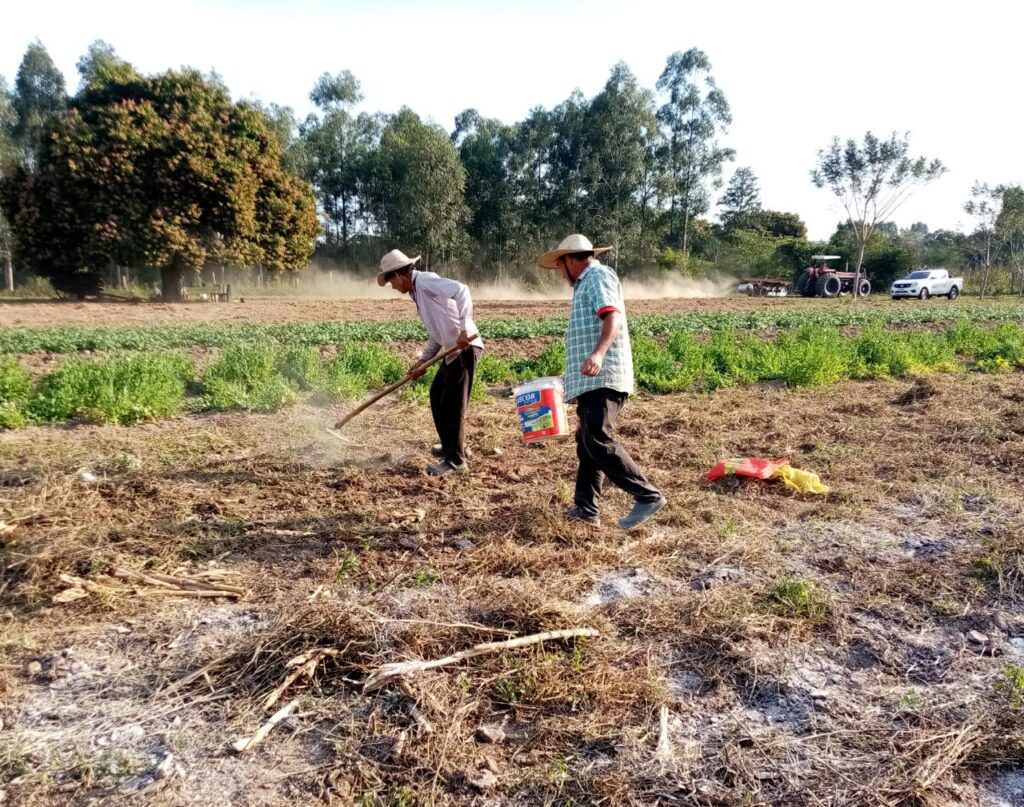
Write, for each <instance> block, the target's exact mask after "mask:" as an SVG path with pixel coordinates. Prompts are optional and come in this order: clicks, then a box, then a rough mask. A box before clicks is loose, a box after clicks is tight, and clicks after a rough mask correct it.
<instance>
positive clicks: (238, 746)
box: [231, 700, 299, 754]
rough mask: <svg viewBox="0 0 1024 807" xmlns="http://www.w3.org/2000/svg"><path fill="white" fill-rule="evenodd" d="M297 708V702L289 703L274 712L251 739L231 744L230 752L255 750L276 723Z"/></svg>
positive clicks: (244, 738)
mask: <svg viewBox="0 0 1024 807" xmlns="http://www.w3.org/2000/svg"><path fill="white" fill-rule="evenodd" d="M298 706H299V702H298V701H297V700H294V701H289V702H288V703H287V704H286V705H285V706H283V707H282V708H280V709H278V710H277V711H276V712H274V714H272V715H271V716H270V719H269V720H268V721H267V722H266V723H264V724H263V725H262V726H260V727H259V728H258V729H257V730H256V733H255V734H253V735H252V737H239V738H238V739H237V740H235V741H234V742H233V743H231V750H232V751H234V752H235V753H236V754H241V753H243V752H245V751H248V750H249V749H250V748H255V747H256V746H257V745H259V744H260V743H261V742H263V741H264V740H265V739H267V735H268V734H270V732H271V731H273V730H274V726H276V725H277V724H278V723H280V722H281V721H282V720H284V719H285V718H286V717H288V715H290V714H291V713H292V712H294V711H295V710H296V709H297V708H298Z"/></svg>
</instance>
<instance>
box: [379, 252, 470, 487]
mask: <svg viewBox="0 0 1024 807" xmlns="http://www.w3.org/2000/svg"><path fill="white" fill-rule="evenodd" d="M419 259H420V256H419V255H417V256H416V257H415V258H410V257H408V256H407V255H406V254H405V253H404V252H402V251H401V250H400V249H393V250H391V251H390V252H389V253H388V254H387V255H385V256H384V257H383V258H381V259H380V271H379V272H378V274H377V285H378V286H391V288H393V289H394V290H395V291H397V292H400V293H402V294H408V295H409V296H410V297H412V299H413V302H414V303H415V304H416V313H418V314H419V317H420V320H422V322H423V327H424V328H426V329H427V337H428V339H427V344H426V345H424V347H423V351H422V353H420V358H419V360H418V361H417V362H416V363H415V364H414V365H413V366H412V368H411V369H410V370H409V375H410V376H411V377H412V378H419V377H420V376H422V375H423V374H424V373H425V372H426V369H427V368H426V366H425V365H427V363H428V362H429V361H430V360H431V359H433V358H434V357H435V356H436V355H437V352H438V351H439V350H441V349H442V348H443V349H445V350H447V349H449V348H458V351H457V352H455V353H453V354H451V355H449V356H447V357H446V358H445V359H444V360H443V361H441V363H440V366H439V368H438V371H437V375H436V376H435V377H434V381H433V383H432V384H431V385H430V412H431V414H432V415H433V417H434V426H435V428H436V429H437V436H438V437H439V438H440V439H441V445H440V448H438V449H435V451H434V453H435V455H436V456H438V457H439V458H440V461H439V462H438V463H437V464H435V465H430V466H428V467H427V473H428V474H430V475H431V476H445V475H447V474H450V473H454V472H455V471H465V470H468V466H467V465H466V412H467V410H468V409H469V396H470V393H471V392H472V391H473V376H474V374H475V373H476V366H477V364H478V363H479V361H480V355H481V354H482V353H483V349H484V343H483V340H482V339H480V337H479V336H477V335H476V334H477V327H476V323H475V322H474V321H473V298H472V297H471V296H470V293H469V288H468V287H467V286H466V284H465V283H460V282H459V281H458V280H452V279H450V278H446V277H441V276H440V275H438V274H435V273H434V272H424V271H422V270H420V269H415V268H413V267H414V266H415V265H416V263H417V262H418V261H419Z"/></svg>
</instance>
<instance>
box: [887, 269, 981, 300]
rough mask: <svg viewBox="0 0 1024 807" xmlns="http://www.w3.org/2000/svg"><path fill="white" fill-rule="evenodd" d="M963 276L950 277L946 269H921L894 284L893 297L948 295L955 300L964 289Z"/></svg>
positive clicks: (924, 298)
mask: <svg viewBox="0 0 1024 807" xmlns="http://www.w3.org/2000/svg"><path fill="white" fill-rule="evenodd" d="M963 287H964V279H963V278H962V277H950V276H949V272H947V271H946V270H945V269H919V270H917V271H916V272H911V273H910V274H909V275H907V276H906V277H901V278H900V279H899V280H897V281H896V282H895V283H893V284H892V289H891V290H890V291H891V293H892V299H894V300H899V299H902V298H904V297H917V298H919V299H921V300H927V299H928V298H929V297H948V298H949V299H950V300H955V299H956V298H957V295H959V294H960V292H961V291H962V290H963Z"/></svg>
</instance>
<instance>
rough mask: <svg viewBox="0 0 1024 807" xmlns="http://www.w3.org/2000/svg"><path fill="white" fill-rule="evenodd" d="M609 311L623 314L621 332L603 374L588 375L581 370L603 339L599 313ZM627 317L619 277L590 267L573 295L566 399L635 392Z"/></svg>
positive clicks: (602, 267)
mask: <svg viewBox="0 0 1024 807" xmlns="http://www.w3.org/2000/svg"><path fill="white" fill-rule="evenodd" d="M609 308H614V309H615V310H616V311H619V312H620V313H621V314H622V318H623V319H622V330H621V331H619V335H618V336H617V337H616V339H615V341H614V342H612V345H611V347H610V348H608V352H607V353H605V354H604V361H603V362H602V364H601V372H600V373H598V374H597V375H596V376H592V377H591V376H585V375H583V373H581V372H580V368H581V367H582V366H583V362H584V361H586V360H587V357H588V356H589V355H590V354H591V353H593V352H594V348H595V347H596V346H597V341H598V339H600V338H601V317H600V316H598V314H599V313H600V312H602V311H605V310H606V309H609ZM625 318H626V305H625V303H624V302H623V300H622V284H621V283H619V276H618V275H616V274H615V270H613V269H610V268H609V267H607V266H605V265H603V264H600V263H592V264H590V266H588V267H587V268H586V269H584V270H583V274H582V275H580V276H579V279H578V280H577V281H576V285H575V286H574V287H573V292H572V310H571V311H570V312H569V332H568V334H566V337H565V400H567V401H571V400H572V399H573V398H575V397H576V396H578V395H581V394H582V393H584V392H590V390H595V389H601V388H602V387H606V388H608V389H613V390H616V391H618V392H625V393H626V394H628V395H629V394H632V393H633V353H632V351H631V350H630V346H629V327H628V325H627V324H626V319H625Z"/></svg>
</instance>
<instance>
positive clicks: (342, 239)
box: [301, 70, 380, 260]
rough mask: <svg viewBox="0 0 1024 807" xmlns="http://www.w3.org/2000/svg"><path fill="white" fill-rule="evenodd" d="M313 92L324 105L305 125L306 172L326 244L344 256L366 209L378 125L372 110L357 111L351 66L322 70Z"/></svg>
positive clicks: (356, 88)
mask: <svg viewBox="0 0 1024 807" xmlns="http://www.w3.org/2000/svg"><path fill="white" fill-rule="evenodd" d="M309 98H310V100H311V101H313V103H315V104H316V105H317V106H318V107H319V109H320V116H319V117H317V116H316V115H310V116H309V117H308V118H306V121H305V123H304V124H303V125H302V127H301V138H302V142H303V156H304V167H305V171H306V174H305V176H306V178H307V179H308V180H309V181H310V182H312V183H313V188H314V190H315V191H316V195H317V199H318V201H319V204H320V212H321V215H322V217H323V219H324V234H325V238H326V240H327V245H328V247H329V248H331V249H332V250H336V252H337V254H339V255H340V257H341V258H342V259H343V260H351V259H352V254H351V241H352V238H353V236H354V235H355V233H356V231H357V227H358V220H359V218H360V216H362V215H364V214H365V209H366V206H367V205H366V191H367V183H368V178H369V177H368V173H369V160H370V152H371V151H372V150H373V149H374V148H375V147H376V143H377V140H378V138H379V136H380V126H379V125H378V123H377V121H376V119H375V118H374V117H372V116H369V115H359V116H354V115H353V114H352V112H353V107H354V106H355V105H356V104H358V103H359V102H360V101H361V100H362V98H363V96H362V92H361V90H360V86H359V82H358V80H356V78H355V76H354V75H352V73H351V72H350V71H348V70H343V71H342V72H340V73H338V74H337V75H336V76H330V75H329V74H327V73H324V74H323V75H322V76H320V78H319V79H318V80H317V83H316V85H315V86H314V87H313V89H312V91H311V92H310V94H309Z"/></svg>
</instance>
